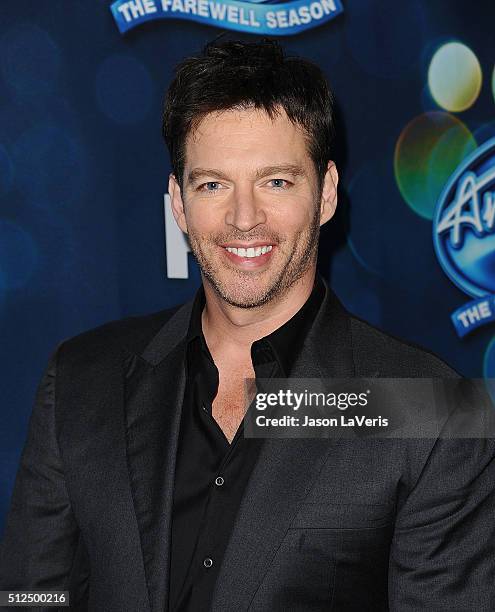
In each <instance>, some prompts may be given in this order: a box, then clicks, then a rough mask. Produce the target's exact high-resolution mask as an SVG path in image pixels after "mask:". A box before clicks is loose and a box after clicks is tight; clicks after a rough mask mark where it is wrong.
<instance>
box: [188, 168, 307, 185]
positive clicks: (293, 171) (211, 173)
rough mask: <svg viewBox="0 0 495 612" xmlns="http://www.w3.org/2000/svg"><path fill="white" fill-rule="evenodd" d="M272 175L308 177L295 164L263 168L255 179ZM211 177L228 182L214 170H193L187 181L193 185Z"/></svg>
mask: <svg viewBox="0 0 495 612" xmlns="http://www.w3.org/2000/svg"><path fill="white" fill-rule="evenodd" d="M272 174H290V175H291V176H294V177H296V176H306V171H305V170H304V168H301V166H297V165H295V164H280V165H277V166H264V167H263V168H258V170H256V172H255V174H254V178H255V179H256V180H259V179H262V178H265V177H267V176H270V175H272ZM205 176H208V177H211V178H215V179H218V180H228V177H227V175H226V174H224V173H223V172H221V171H220V170H215V169H214V168H194V170H191V172H189V174H188V176H187V181H188V182H189V183H192V182H194V181H197V180H198V179H200V178H202V177H205Z"/></svg>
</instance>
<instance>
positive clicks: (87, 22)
mask: <svg viewBox="0 0 495 612" xmlns="http://www.w3.org/2000/svg"><path fill="white" fill-rule="evenodd" d="M136 1H137V4H134V5H133V6H134V9H133V10H134V11H135V12H136V11H137V12H136V14H141V13H139V11H144V8H145V7H147V8H148V9H149V8H150V7H151V8H152V7H153V6H155V7H156V8H157V10H156V11H155V12H154V14H153V12H149V13H148V14H147V16H148V18H149V20H148V21H146V23H143V24H140V25H139V24H137V25H136V24H133V27H131V28H130V29H129V30H128V31H127V33H125V34H121V33H120V31H119V28H118V24H117V22H116V20H115V19H114V16H113V15H112V12H111V10H110V4H111V3H110V2H105V1H103V0H100V1H99V2H95V1H93V2H88V0H72V1H71V2H66V1H65V0H52V1H51V2H35V3H33V2H29V1H27V0H16V2H10V3H6V2H4V3H2V7H1V17H2V18H1V21H0V347H1V350H0V366H1V367H0V372H1V374H0V390H1V395H0V398H1V399H0V402H1V405H0V415H1V429H0V531H1V527H2V524H3V520H4V516H5V512H6V510H7V507H8V503H9V499H10V494H11V491H12V486H13V482H14V477H15V472H16V469H17V463H18V460H19V455H20V451H21V448H22V445H23V443H24V439H25V435H26V430H27V423H28V419H29V414H30V411H31V406H32V402H33V397H34V392H35V388H36V385H37V383H38V381H39V378H40V376H41V373H42V370H43V368H44V366H45V364H46V360H47V358H48V356H49V354H50V352H51V351H52V350H53V349H54V347H55V346H56V344H57V343H58V342H60V341H61V340H62V339H64V338H67V337H69V336H72V335H74V334H77V333H79V332H81V331H83V330H87V329H89V328H91V327H94V326H96V325H99V324H101V323H103V322H105V321H108V320H111V319H115V318H121V317H125V316H128V315H137V314H142V313H147V312H151V311H153V310H160V309H162V308H166V307H169V306H172V305H175V304H177V303H180V302H183V301H185V300H186V299H189V298H190V297H191V296H192V295H193V293H194V291H195V289H196V288H197V286H198V285H199V282H200V280H199V273H198V270H197V267H196V264H195V262H194V261H193V260H192V257H191V255H189V256H188V255H187V254H186V252H185V250H184V248H183V247H181V243H180V236H179V237H177V235H175V234H174V232H173V228H170V227H168V228H167V230H168V234H167V235H168V236H169V240H170V243H169V259H170V258H172V259H174V261H168V262H167V259H166V248H165V233H166V232H165V225H166V224H165V218H164V208H163V202H164V194H165V192H166V189H167V178H168V173H169V171H170V164H169V158H168V154H167V151H166V149H165V147H164V144H163V142H162V139H161V134H160V116H161V104H162V100H163V93H164V91H165V89H166V87H167V85H168V83H169V81H170V78H171V75H172V70H173V67H174V66H175V65H176V64H177V63H178V62H179V61H180V60H181V59H182V58H183V57H184V56H186V55H188V54H189V53H191V52H195V51H197V50H198V49H200V48H201V47H202V46H203V45H204V43H206V42H207V41H208V40H211V39H212V38H213V37H215V36H217V35H218V34H219V33H220V31H221V28H230V27H234V26H232V23H227V22H225V23H223V24H222V23H217V24H214V25H207V24H205V23H197V22H195V21H192V20H190V19H188V15H184V14H182V13H181V6H180V5H178V7H177V11H176V14H175V15H174V16H173V17H174V18H173V19H155V17H158V16H159V15H158V13H159V11H158V7H157V5H154V4H153V0H147V1H146V2H144V0H142V2H141V3H140V2H139V0H136ZM220 1H221V2H228V1H229V0H220ZM143 2H144V3H143ZM244 4H246V5H247V4H248V2H245V3H244ZM286 4H287V3H286ZM308 4H309V3H308ZM313 4H314V3H313ZM331 4H332V3H331V2H330V3H327V5H326V6H327V9H328V7H329V6H331ZM315 6H316V5H315ZM315 6H313V7H312V8H311V11H312V13H311V14H312V15H313V17H314V20H313V22H312V23H311V24H310V25H308V27H307V28H306V30H305V31H297V19H300V18H301V13H299V17H298V16H297V15H296V16H295V17H293V21H294V22H295V23H296V27H295V31H291V32H290V34H291V35H290V36H288V35H286V34H287V33H288V31H287V30H286V31H284V28H286V26H285V25H284V23H285V21H284V19H285V17H283V16H282V17H279V18H278V19H279V22H278V23H279V26H280V27H279V28H278V29H277V28H274V29H273V31H272V33H273V34H274V35H277V36H280V40H281V42H282V43H283V45H284V47H285V48H286V50H287V51H288V52H289V53H294V54H300V55H304V56H306V57H308V58H310V59H313V60H315V61H316V62H317V63H318V64H320V65H321V66H322V68H323V69H324V71H325V73H326V75H327V77H328V80H329V82H330V84H331V86H332V87H333V89H334V90H335V93H336V97H337V101H338V118H339V122H340V130H339V141H338V145H337V147H336V158H337V162H338V167H339V171H340V174H341V188H340V200H339V212H338V215H337V217H336V219H335V220H334V221H332V223H331V224H330V226H329V227H326V228H325V229H324V231H323V232H322V245H321V256H320V264H319V265H320V270H321V272H322V273H323V274H324V276H325V277H326V278H328V279H329V280H330V282H331V285H332V286H333V288H334V289H335V291H336V292H337V294H338V295H339V296H340V297H341V299H342V300H343V302H344V303H345V305H346V306H347V307H348V308H349V309H350V310H352V311H353V312H354V313H356V314H357V315H359V316H361V317H362V318H364V319H366V320H368V321H370V322H371V323H373V324H375V325H378V326H379V327H381V328H383V329H385V330H387V331H389V332H391V333H393V334H395V335H397V336H400V337H403V338H406V339H408V340H410V341H414V342H416V343H419V344H421V345H423V346H426V347H428V348H429V349H431V350H433V351H434V352H436V353H438V354H439V355H440V356H442V357H443V358H444V359H445V360H447V361H448V362H449V363H451V364H452V365H453V366H454V367H456V368H457V369H458V370H459V371H461V372H462V373H464V374H465V375H469V376H473V377H474V376H482V375H485V376H488V375H490V373H491V372H494V371H495V365H494V363H495V357H494V352H493V351H492V346H493V345H492V343H491V339H492V337H493V336H494V327H493V324H488V325H482V326H480V327H479V328H478V329H476V331H473V332H472V333H469V334H467V335H465V336H464V337H463V338H461V337H460V336H459V335H458V333H457V332H456V329H455V327H454V325H453V323H452V321H451V314H452V312H453V311H454V310H456V309H457V308H459V307H462V306H463V304H465V303H466V302H468V301H469V300H470V299H472V298H473V297H474V296H473V294H471V295H469V294H468V293H467V292H466V291H464V290H463V288H462V286H460V284H459V283H458V282H456V281H455V280H454V279H453V278H451V277H449V276H447V274H446V273H445V272H444V270H443V268H442V265H441V263H440V262H439V258H438V256H437V253H436V252H435V249H434V244H433V237H432V236H433V234H432V232H433V224H434V217H435V210H437V212H438V211H439V210H440V209H439V208H438V207H439V206H440V205H441V204H439V202H440V200H441V199H442V192H443V190H444V188H445V186H446V185H447V183H448V180H449V178H450V177H451V175H452V174H453V173H454V172H455V171H456V170H457V169H458V168H459V167H460V166H462V164H463V163H464V162H465V160H466V159H468V158H469V156H473V155H474V158H476V155H477V151H478V150H479V147H481V146H482V145H483V144H484V143H488V142H489V141H490V138H492V137H493V136H495V121H494V120H495V101H494V96H495V73H494V64H495V45H494V43H493V41H494V38H493V23H494V18H495V5H494V4H493V0H486V1H482V0H478V1H477V2H476V3H472V2H471V3H466V2H464V1H460V0H459V1H455V0H435V1H434V2H431V0H402V1H401V2H396V1H392V0H342V3H341V9H342V10H340V8H339V7H340V3H335V6H336V10H335V14H333V13H331V12H329V13H328V14H325V19H326V20H325V19H324V18H322V19H321V20H319V21H318V20H317V19H316V17H317V16H318V15H319V14H320V13H319V12H318V11H320V9H318V7H316V8H315ZM136 7H137V8H136ZM182 8H183V7H182ZM275 8H276V7H275ZM286 8H287V7H286ZM289 8H290V7H289ZM337 9H338V10H337ZM170 10H171V9H170ZM198 10H199V9H198ZM284 10H285V9H284ZM287 10H289V9H287ZM129 11H130V9H127V12H128V13H129ZM321 11H323V9H321ZM328 11H330V9H328ZM129 14H131V13H129ZM288 14H289V13H288V12H286V15H288ZM321 14H322V15H323V12H321ZM170 15H171V13H169V14H168V16H169V17H170ZM189 17H190V15H189ZM289 17H290V15H289ZM234 21H235V15H234ZM284 34H285V35H284ZM235 35H236V36H238V37H239V38H245V39H250V38H252V37H253V35H252V34H250V33H246V32H243V33H242V32H241V33H237V34H235ZM493 148H494V149H495V147H493ZM490 151H491V149H490ZM461 170H462V168H461ZM494 202H495V196H494ZM447 203H448V202H447ZM489 229H490V228H489ZM467 231H469V228H468V230H467ZM487 233H490V232H489V230H487ZM173 238H174V239H175V240H177V242H176V243H173V244H174V245H175V244H176V245H177V246H174V248H177V252H176V254H175V255H173V254H172V255H171V252H172V251H171V250H170V249H171V247H172V239H173ZM491 252H493V249H491ZM187 258H188V262H187V263H188V266H186V267H185V266H184V263H185V262H186V259H187ZM490 261H491V260H490ZM167 264H168V268H167ZM181 267H182V276H185V273H184V269H186V270H188V271H187V272H186V273H187V275H188V277H187V278H169V277H167V270H168V272H169V274H172V275H173V274H175V275H177V274H179V275H180V269H181ZM174 270H175V272H174ZM177 270H179V272H177ZM485 273H486V275H488V277H489V278H491V279H492V280H493V281H494V282H495V266H493V264H490V266H488V267H487V268H486V270H485ZM485 293H488V294H489V293H490V292H489V291H486V292H485Z"/></svg>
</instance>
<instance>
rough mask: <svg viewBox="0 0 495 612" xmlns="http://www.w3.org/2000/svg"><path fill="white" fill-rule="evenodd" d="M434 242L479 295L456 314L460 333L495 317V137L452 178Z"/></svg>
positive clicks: (449, 269) (465, 287) (450, 270)
mask: <svg viewBox="0 0 495 612" xmlns="http://www.w3.org/2000/svg"><path fill="white" fill-rule="evenodd" d="M433 243H434V246H435V252H436V254H437V257H438V261H439V262H440V265H441V266H442V268H443V270H444V271H445V273H446V274H447V276H448V277H449V278H450V279H451V280H452V281H453V282H454V283H455V284H456V285H457V286H458V287H459V289H461V290H462V291H464V293H467V294H468V295H470V296H471V297H473V298H475V299H474V300H472V301H470V302H468V303H467V304H465V305H464V306H462V307H461V308H458V309H457V310H456V311H455V312H454V313H453V314H452V322H453V323H454V326H455V328H456V331H457V333H458V335H459V336H461V337H462V336H465V335H466V334H467V333H469V332H470V331H472V330H473V329H476V328H477V327H479V326H480V325H484V324H485V323H489V322H490V321H495V138H492V139H491V140H489V141H488V142H486V143H485V144H484V145H483V146H481V147H480V148H478V149H477V150H476V151H474V153H472V154H471V155H470V156H469V157H468V158H467V159H465V160H464V161H463V163H462V164H461V165H460V166H459V167H458V168H457V170H456V171H455V172H454V174H453V175H452V176H451V177H450V179H449V181H448V183H447V185H446V186H445V188H444V190H443V192H442V194H441V195H440V198H439V200H438V203H437V207H436V210H435V215H434V217H433Z"/></svg>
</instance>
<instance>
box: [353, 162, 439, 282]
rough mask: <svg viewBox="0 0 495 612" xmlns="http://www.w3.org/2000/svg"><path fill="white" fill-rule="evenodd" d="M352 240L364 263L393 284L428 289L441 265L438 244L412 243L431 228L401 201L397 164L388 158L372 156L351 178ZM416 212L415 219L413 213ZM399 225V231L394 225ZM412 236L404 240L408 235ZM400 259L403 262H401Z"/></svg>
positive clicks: (429, 231)
mask: <svg viewBox="0 0 495 612" xmlns="http://www.w3.org/2000/svg"><path fill="white" fill-rule="evenodd" d="M347 191H348V195H349V200H350V206H349V235H348V239H347V240H348V245H349V248H350V250H351V252H352V254H353V255H354V257H355V259H356V260H357V261H358V263H359V264H360V265H361V266H362V267H363V268H364V269H365V270H367V271H368V272H372V273H373V274H375V275H376V276H379V277H380V278H383V279H385V280H386V282H387V284H388V285H390V286H397V287H402V288H404V289H406V290H410V289H411V287H414V289H415V291H418V292H420V293H424V289H425V287H426V286H427V284H428V283H429V282H430V278H429V276H428V275H426V274H424V275H418V270H429V269H431V267H432V266H434V265H435V254H434V252H433V248H418V249H412V248H411V246H410V244H411V240H412V241H413V242H415V243H416V244H420V243H421V241H422V240H423V238H424V237H425V236H426V237H427V239H429V237H430V235H431V229H430V227H428V225H427V224H425V223H423V222H422V221H421V220H420V219H418V218H416V217H415V216H413V215H411V214H410V213H409V211H408V210H405V207H404V206H402V205H401V199H400V197H399V195H398V194H397V191H396V190H395V188H394V177H393V168H392V166H391V164H390V160H389V159H388V158H382V159H380V158H379V159H375V160H372V161H368V162H367V163H366V164H365V165H363V166H362V167H361V168H360V170H359V171H358V172H357V173H356V174H355V175H354V176H353V177H352V179H351V180H350V181H349V183H348V189H347ZM411 217H412V219H411ZM390 228H393V231H390ZM405 235H407V236H408V240H407V241H406V240H404V236H405ZM398 261H400V265H397V262H398Z"/></svg>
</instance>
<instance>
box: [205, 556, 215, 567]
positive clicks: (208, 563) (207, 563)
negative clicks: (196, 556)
mask: <svg viewBox="0 0 495 612" xmlns="http://www.w3.org/2000/svg"><path fill="white" fill-rule="evenodd" d="M203 565H204V566H205V567H211V566H212V565H213V559H210V557H206V559H205V560H204V561H203Z"/></svg>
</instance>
